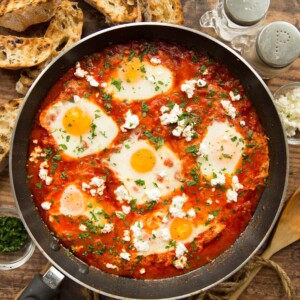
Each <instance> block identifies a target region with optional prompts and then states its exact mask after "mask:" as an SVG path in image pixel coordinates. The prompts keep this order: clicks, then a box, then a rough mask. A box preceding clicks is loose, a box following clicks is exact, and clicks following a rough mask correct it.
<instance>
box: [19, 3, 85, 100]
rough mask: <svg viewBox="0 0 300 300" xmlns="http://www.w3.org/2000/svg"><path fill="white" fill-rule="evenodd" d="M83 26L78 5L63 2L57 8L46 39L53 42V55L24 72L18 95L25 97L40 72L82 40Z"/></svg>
mask: <svg viewBox="0 0 300 300" xmlns="http://www.w3.org/2000/svg"><path fill="white" fill-rule="evenodd" d="M82 26H83V13H82V10H81V9H80V8H79V7H78V6H77V3H75V2H70V1H63V2H62V3H61V4H60V5H59V6H58V8H57V10H56V13H55V16H54V17H53V19H52V20H51V22H50V24H49V26H48V28H47V30H46V33H45V37H46V38H49V39H51V40H52V51H51V55H50V56H49V57H48V59H47V60H45V61H44V62H42V63H41V64H39V65H37V66H35V67H32V68H26V69H24V70H22V72H21V77H20V79H19V81H18V82H17V85H16V90H17V92H18V93H20V94H22V95H25V94H26V93H27V91H28V89H29V87H30V86H31V85H32V83H33V81H34V80H35V79H36V77H37V76H38V75H39V74H40V72H41V71H42V70H43V69H44V68H45V67H46V66H47V65H48V64H49V63H50V62H51V60H52V59H53V58H54V57H55V56H57V55H58V54H59V53H60V52H62V51H64V50H66V49H67V48H69V47H70V46H71V45H72V44H74V43H75V42H77V41H78V40H80V38H81V34H82Z"/></svg>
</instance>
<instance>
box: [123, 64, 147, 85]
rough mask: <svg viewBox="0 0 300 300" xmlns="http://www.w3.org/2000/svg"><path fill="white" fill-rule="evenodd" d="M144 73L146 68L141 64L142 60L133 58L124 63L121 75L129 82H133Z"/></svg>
mask: <svg viewBox="0 0 300 300" xmlns="http://www.w3.org/2000/svg"><path fill="white" fill-rule="evenodd" d="M143 71H144V72H143ZM143 73H145V69H144V67H143V66H142V65H141V62H140V60H139V59H138V58H133V59H132V60H131V61H129V62H127V63H126V64H124V65H123V67H122V69H121V74H120V75H121V77H123V79H124V80H126V81H127V82H128V83H131V82H136V81H138V79H139V78H140V77H141V76H142V74H143Z"/></svg>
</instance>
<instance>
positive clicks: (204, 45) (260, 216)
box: [10, 23, 288, 299]
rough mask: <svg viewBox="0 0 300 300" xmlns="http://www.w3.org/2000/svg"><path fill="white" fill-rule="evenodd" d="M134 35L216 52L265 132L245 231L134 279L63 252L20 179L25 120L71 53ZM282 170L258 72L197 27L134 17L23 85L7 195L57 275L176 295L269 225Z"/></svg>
mask: <svg viewBox="0 0 300 300" xmlns="http://www.w3.org/2000/svg"><path fill="white" fill-rule="evenodd" d="M137 39H147V40H152V39H158V40H164V41H167V42H176V43H178V44H181V45H183V46H186V47H188V48H193V49H196V50H198V51H199V52H202V53H207V54H209V55H210V56H212V57H214V58H216V59H218V60H219V61H221V62H222V63H223V64H225V65H226V66H227V67H228V68H229V69H230V70H231V72H232V74H233V75H234V76H236V77H237V78H239V79H240V81H241V82H242V84H243V85H244V87H245V90H246V93H247V95H248V96H249V98H250V99H251V100H252V101H253V104H254V106H255V107H256V109H257V112H258V115H259V117H260V120H261V122H262V124H263V126H264V128H265V132H266V134H267V136H268V137H269V151H270V162H271V163H270V176H269V179H268V183H267V188H266V189H265V191H264V193H263V195H262V199H261V201H260V203H259V205H258V208H257V210H256V212H255V214H254V216H253V219H252V221H251V222H250V224H249V225H248V226H247V228H246V230H245V232H244V233H243V234H242V235H241V237H240V238H239V239H238V240H237V241H236V242H235V244H234V245H233V246H232V247H231V248H230V249H229V250H227V251H225V252H224V253H223V254H222V255H220V256H219V257H218V258H217V259H215V260H214V261H212V262H211V263H209V264H207V265H205V266H203V267H201V268H199V269H197V270H195V271H192V272H190V273H188V274H185V275H182V276H178V277H173V278H168V279H161V280H134V279H128V278H123V277H118V276H114V275H110V274H107V273H104V272H102V271H100V270H98V269H96V268H92V267H88V266H87V265H85V264H84V263H83V262H81V261H80V260H78V259H77V258H75V257H69V256H67V251H66V249H64V248H63V247H60V246H59V244H58V243H57V241H56V239H55V238H54V237H53V235H52V234H51V233H50V232H49V231H48V229H47V227H46V226H45V224H44V223H43V221H42V219H41V217H40V216H39V214H38V211H37V209H36V208H35V205H34V203H33V200H32V198H31V194H30V191H29V189H28V187H27V185H26V176H27V174H26V160H27V155H28V139H29V135H30V131H31V128H32V121H33V119H34V116H35V114H36V113H37V111H38V108H39V105H40V101H41V100H42V99H43V98H44V97H45V95H46V94H47V92H48V90H49V89H50V87H51V86H52V85H53V84H54V83H55V82H56V81H57V80H58V78H60V77H61V76H62V75H63V74H64V73H65V72H66V71H67V70H68V69H69V68H70V67H72V66H73V65H74V64H75V63H76V61H78V60H80V59H82V58H83V57H84V56H86V55H89V54H92V53H94V52H97V51H99V50H101V49H102V48H104V47H106V46H107V45H110V44H111V43H120V42H121V43H122V42H126V41H130V40H137ZM287 172H288V155H287V144H286V140H285V135H284V131H283V128H282V125H281V122H280V119H279V116H278V114H277V111H276V109H275V106H274V104H273V101H272V96H271V94H270V92H269V90H268V88H267V86H266V85H265V83H264V82H263V80H262V79H261V78H260V77H259V76H258V75H257V74H256V73H255V72H254V71H253V69H252V68H251V67H249V65H248V64H247V63H246V62H245V61H244V60H243V59H242V58H240V57H239V56H237V55H236V54H235V52H234V51H233V50H231V49H230V48H229V47H227V46H225V45H224V44H222V43H220V42H218V41H217V40H215V39H213V38H211V37H209V36H207V35H204V34H202V33H200V32H197V31H194V30H190V29H187V28H184V27H179V26H172V25H166V24H154V23H141V24H131V25H123V26H116V27H113V28H110V29H107V30H104V31H101V32H98V33H95V34H93V35H91V36H89V37H87V38H85V39H83V40H81V41H80V42H79V43H78V44H77V45H75V46H74V47H73V48H72V49H70V50H69V51H68V52H67V53H66V54H64V55H61V56H59V57H58V58H57V59H56V60H55V61H54V62H53V63H52V64H51V65H50V66H49V67H48V68H47V69H46V70H45V71H44V72H43V73H42V74H41V76H40V77H39V79H38V80H37V82H36V83H35V84H34V86H33V87H32V88H31V90H30V91H29V93H28V95H27V97H26V101H25V103H24V105H23V107H22V110H21V112H20V115H19V119H18V121H17V125H16V127H15V132H14V136H13V140H12V149H11V153H10V176H11V185H12V188H13V191H14V196H15V201H16V204H17V206H18V207H19V210H20V212H21V214H22V217H23V220H24V222H25V224H26V226H27V229H28V230H29V231H30V233H31V236H32V238H33V239H34V241H35V243H36V244H37V245H38V247H39V248H40V250H42V252H43V253H44V254H45V256H46V257H47V258H48V259H49V260H50V262H51V263H52V264H54V265H55V266H56V267H57V268H58V269H59V270H60V271H62V272H63V273H64V274H65V275H67V276H69V277H71V278H72V279H73V280H75V281H77V282H78V283H80V284H82V285H84V286H86V287H88V288H90V289H93V290H95V291H97V292H101V293H102V294H106V295H111V296H114V297H116V298H120V299H124V298H131V299H132V298H136V299H164V298H176V299H178V298H182V297H185V296H187V295H190V294H193V293H196V292H197V291H199V290H206V289H208V288H209V287H211V286H213V285H215V284H216V283H218V282H220V281H222V280H224V279H225V278H227V277H228V276H229V275H230V274H232V273H233V272H235V271H236V270H237V269H239V268H240V267H241V266H242V265H243V264H244V263H245V262H246V261H247V260H248V259H249V258H250V257H251V256H252V255H253V253H254V252H255V251H257V249H258V248H259V247H260V246H261V244H262V243H263V241H264V240H265V239H266V237H267V235H268V234H269V233H270V231H271V228H272V227H273V225H274V223H275V221H276V219H277V217H278V214H279V212H280V210H281V207H282V199H283V197H284V194H285V188H286V178H287V176H286V175H287Z"/></svg>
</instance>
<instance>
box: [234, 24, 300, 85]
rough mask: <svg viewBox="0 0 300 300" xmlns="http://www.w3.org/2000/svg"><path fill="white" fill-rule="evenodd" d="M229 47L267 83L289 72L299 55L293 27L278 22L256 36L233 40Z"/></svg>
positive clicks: (298, 39)
mask: <svg viewBox="0 0 300 300" xmlns="http://www.w3.org/2000/svg"><path fill="white" fill-rule="evenodd" d="M231 46H232V48H234V49H235V50H237V51H239V52H240V53H241V55H242V56H243V57H244V58H245V59H246V60H247V61H248V62H249V63H250V64H251V65H252V66H253V67H254V68H255V69H256V71H257V72H258V73H259V74H260V75H261V76H262V77H263V78H264V79H269V78H272V77H275V76H278V75H279V74H281V73H282V72H285V71H286V70H288V68H289V67H290V65H291V64H292V63H293V62H294V61H295V60H296V59H297V57H298V56H299V55H300V33H299V31H298V29H297V28H296V27H295V26H294V25H292V24H290V23H287V22H282V21H278V22H273V23H270V24H268V25H266V26H265V27H264V28H263V29H261V31H260V32H259V33H258V34H257V35H240V36H237V37H235V38H234V39H233V40H232V42H231Z"/></svg>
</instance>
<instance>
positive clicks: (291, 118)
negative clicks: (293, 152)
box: [273, 82, 300, 146]
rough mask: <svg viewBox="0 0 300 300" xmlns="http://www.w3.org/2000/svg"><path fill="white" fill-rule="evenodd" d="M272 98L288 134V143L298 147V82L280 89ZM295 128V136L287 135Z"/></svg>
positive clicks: (299, 135)
mask: <svg viewBox="0 0 300 300" xmlns="http://www.w3.org/2000/svg"><path fill="white" fill-rule="evenodd" d="M273 96H274V103H275V105H276V107H277V110H278V112H279V114H280V116H281V119H282V122H283V125H284V127H285V130H286V132H287V133H288V134H287V140H288V143H289V144H290V145H298V146H300V82H292V83H289V84H286V85H284V86H282V87H280V88H279V89H278V90H277V91H275V93H274V95H273ZM297 124H298V126H297ZM296 126H297V127H298V128H297V129H296V131H295V134H289V133H291V132H292V133H294V130H295V128H296Z"/></svg>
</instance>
